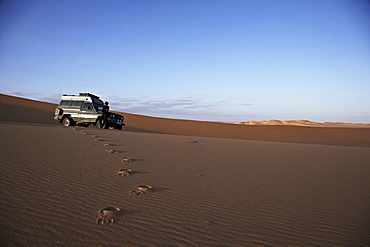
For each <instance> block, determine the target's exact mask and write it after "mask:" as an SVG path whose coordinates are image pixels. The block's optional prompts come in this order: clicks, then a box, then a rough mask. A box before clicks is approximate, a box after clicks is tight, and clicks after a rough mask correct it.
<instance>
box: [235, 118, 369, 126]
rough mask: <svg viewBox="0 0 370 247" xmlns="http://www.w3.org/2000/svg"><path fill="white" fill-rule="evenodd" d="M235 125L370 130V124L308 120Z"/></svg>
mask: <svg viewBox="0 0 370 247" xmlns="http://www.w3.org/2000/svg"><path fill="white" fill-rule="evenodd" d="M230 123H233V124H242V125H243V124H244V125H293V126H306V127H341V128H370V124H358V123H357V124H356V123H341V122H324V123H318V122H313V121H308V120H285V121H280V120H268V121H245V122H230Z"/></svg>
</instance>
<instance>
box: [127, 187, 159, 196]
mask: <svg viewBox="0 0 370 247" xmlns="http://www.w3.org/2000/svg"><path fill="white" fill-rule="evenodd" d="M152 191H153V187H152V186H150V185H140V186H138V187H137V189H136V190H131V191H130V192H129V194H130V195H136V196H142V195H144V194H145V193H147V192H152Z"/></svg>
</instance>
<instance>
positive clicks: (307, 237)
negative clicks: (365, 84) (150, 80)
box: [0, 95, 370, 246]
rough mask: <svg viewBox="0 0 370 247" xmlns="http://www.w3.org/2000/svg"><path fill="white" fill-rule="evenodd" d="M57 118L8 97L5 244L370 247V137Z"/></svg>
mask: <svg viewBox="0 0 370 247" xmlns="http://www.w3.org/2000/svg"><path fill="white" fill-rule="evenodd" d="M54 109H55V105H54V104H49V103H44V102H37V101H32V100H27V99H21V98H16V97H11V96H6V95H0V136H1V151H0V152H1V156H0V157H1V165H2V169H1V180H0V188H1V197H0V205H1V210H0V214H1V216H0V217H1V234H0V235H1V240H0V245H1V246H369V245H370V231H369V229H370V210H369V209H370V129H368V128H338V127H336V128H331V127H328V128H314V127H306V126H285V125H273V126H270V125H268V126H265V125H261V126H258V125H256V126H254V125H252V126H248V125H237V124H225V123H212V122H197V121H186V120H173V119H161V118H150V117H145V116H138V115H133V114H126V113H124V114H123V115H124V116H125V120H126V124H127V126H126V127H125V128H124V130H123V131H117V130H101V129H96V128H93V127H91V126H90V127H88V128H84V127H67V128H66V127H62V126H61V125H59V124H58V123H57V122H56V121H55V120H53V112H54ZM107 150H113V151H114V152H109V151H107ZM121 169H127V170H126V171H128V170H130V174H129V176H127V175H120V173H119V171H120V170H121ZM121 171H122V170H121ZM132 191H135V193H130V192H132Z"/></svg>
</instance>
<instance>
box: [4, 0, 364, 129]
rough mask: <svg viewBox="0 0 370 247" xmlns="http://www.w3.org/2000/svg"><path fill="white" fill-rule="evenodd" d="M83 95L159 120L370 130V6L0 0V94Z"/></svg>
mask: <svg viewBox="0 0 370 247" xmlns="http://www.w3.org/2000/svg"><path fill="white" fill-rule="evenodd" d="M80 92H90V93H93V94H96V95H99V96H100V97H101V98H102V99H103V100H104V101H109V102H110V106H111V109H112V110H116V111H122V112H127V113H134V114H141V115H147V116H155V117H165V118H176V119H192V120H201V121H248V120H271V119H278V120H299V119H305V120H310V121H317V122H327V121H328V122H351V123H370V96H369V95H370V1H368V0H280V1H277V0H77V1H76V0H32V1H29V0H2V1H0V93H3V94H8V95H14V96H20V97H24V98H29V99H34V100H41V101H45V102H51V103H58V102H59V100H60V97H61V95H62V94H78V93H80Z"/></svg>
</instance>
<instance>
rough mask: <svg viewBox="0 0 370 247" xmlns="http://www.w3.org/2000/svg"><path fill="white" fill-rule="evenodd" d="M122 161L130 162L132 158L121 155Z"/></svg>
mask: <svg viewBox="0 0 370 247" xmlns="http://www.w3.org/2000/svg"><path fill="white" fill-rule="evenodd" d="M122 162H127V163H132V160H131V159H130V158H127V157H123V158H122Z"/></svg>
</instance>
